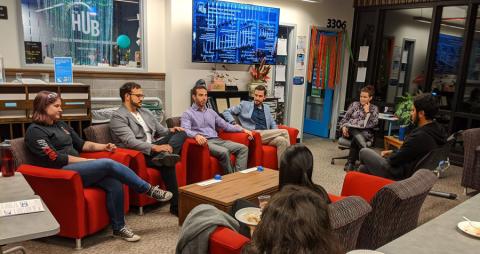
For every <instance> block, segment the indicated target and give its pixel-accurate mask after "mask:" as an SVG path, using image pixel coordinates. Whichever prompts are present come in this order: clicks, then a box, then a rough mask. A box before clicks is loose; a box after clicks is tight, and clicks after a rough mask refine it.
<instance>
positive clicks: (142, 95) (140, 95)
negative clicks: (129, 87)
mask: <svg viewBox="0 0 480 254" xmlns="http://www.w3.org/2000/svg"><path fill="white" fill-rule="evenodd" d="M130 95H135V96H137V97H138V98H139V99H143V98H145V95H144V94H140V93H139V94H135V93H130Z"/></svg>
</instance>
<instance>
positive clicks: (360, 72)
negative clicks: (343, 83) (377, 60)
mask: <svg viewBox="0 0 480 254" xmlns="http://www.w3.org/2000/svg"><path fill="white" fill-rule="evenodd" d="M366 77H367V67H358V69H357V79H356V82H359V83H363V82H365V79H366Z"/></svg>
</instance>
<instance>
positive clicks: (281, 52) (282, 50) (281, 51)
mask: <svg viewBox="0 0 480 254" xmlns="http://www.w3.org/2000/svg"><path fill="white" fill-rule="evenodd" d="M286 55H287V39H282V38H278V40H277V56H286Z"/></svg>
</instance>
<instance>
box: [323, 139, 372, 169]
mask: <svg viewBox="0 0 480 254" xmlns="http://www.w3.org/2000/svg"><path fill="white" fill-rule="evenodd" d="M351 145H352V140H351V139H347V138H344V137H343V136H342V137H340V138H339V139H338V149H340V150H349V149H350V146H351ZM372 146H373V142H370V141H367V147H372ZM342 159H344V160H346V159H348V154H347V155H344V156H338V157H333V158H332V160H331V161H330V164H332V165H334V164H335V160H342Z"/></svg>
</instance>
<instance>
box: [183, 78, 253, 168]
mask: <svg viewBox="0 0 480 254" xmlns="http://www.w3.org/2000/svg"><path fill="white" fill-rule="evenodd" d="M191 95H192V99H193V101H194V103H193V105H192V106H191V107H190V108H189V109H188V110H187V111H185V112H183V114H182V119H181V122H182V128H184V129H185V133H186V134H187V136H189V137H192V138H195V140H196V141H197V143H198V144H199V145H202V146H203V145H207V144H208V150H210V153H211V154H212V155H213V156H215V157H216V158H217V159H218V160H219V161H220V165H221V166H222V168H223V170H224V172H226V173H232V172H235V171H239V170H243V169H245V168H246V167H247V160H248V147H247V146H245V145H242V144H239V143H236V142H233V141H229V140H223V139H220V138H219V137H218V133H217V131H216V128H219V129H223V130H224V131H227V132H245V133H247V134H248V135H249V136H252V132H251V131H249V130H246V129H243V128H242V127H240V126H238V125H232V124H229V123H227V122H226V121H225V120H223V119H222V118H221V117H220V116H219V115H218V114H217V113H216V112H215V111H213V110H212V109H209V108H207V107H205V105H206V103H207V98H208V96H207V88H206V87H205V86H202V85H196V86H195V87H194V88H192V90H191ZM230 153H233V154H235V157H236V165H235V167H233V166H232V165H231V163H230Z"/></svg>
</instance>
